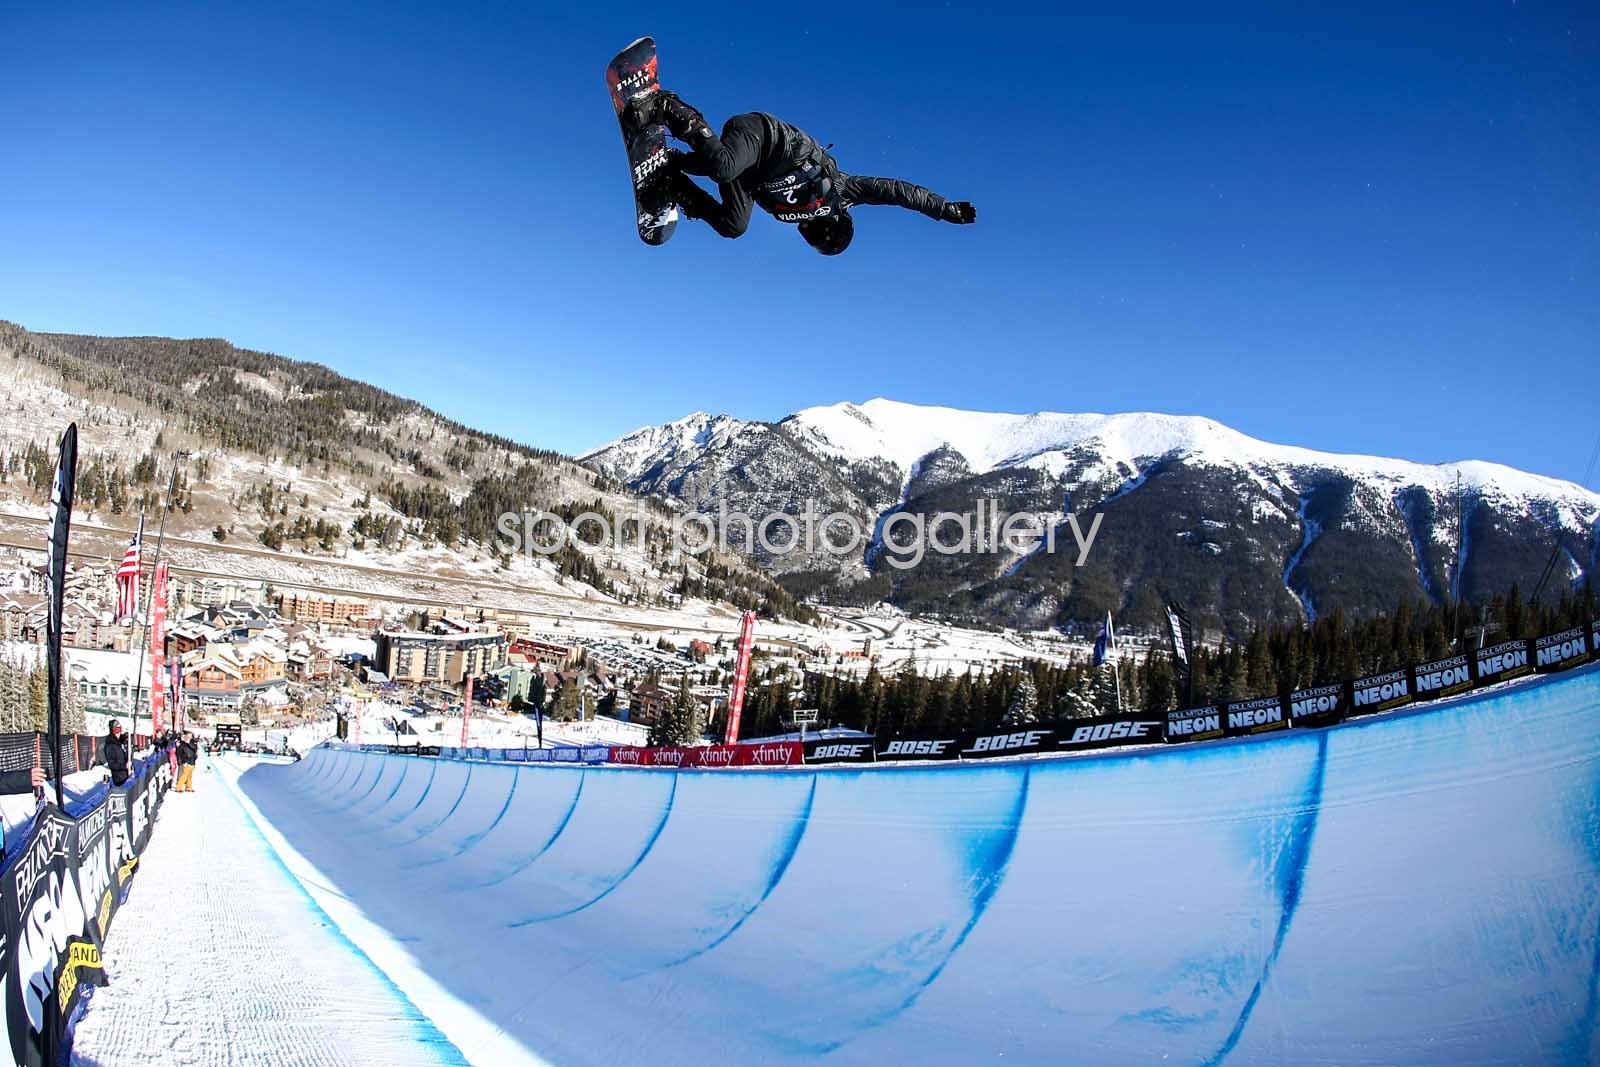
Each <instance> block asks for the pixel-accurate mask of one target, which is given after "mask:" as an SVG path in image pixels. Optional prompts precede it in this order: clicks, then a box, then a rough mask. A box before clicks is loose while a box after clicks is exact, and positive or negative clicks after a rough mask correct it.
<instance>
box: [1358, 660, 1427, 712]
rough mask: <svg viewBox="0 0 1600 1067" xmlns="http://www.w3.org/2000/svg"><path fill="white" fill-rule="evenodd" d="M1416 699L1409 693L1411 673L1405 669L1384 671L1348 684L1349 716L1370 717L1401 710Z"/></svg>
mask: <svg viewBox="0 0 1600 1067" xmlns="http://www.w3.org/2000/svg"><path fill="white" fill-rule="evenodd" d="M1415 699H1416V695H1415V694H1414V693H1413V692H1412V691H1411V671H1410V670H1409V669H1408V668H1406V667H1401V668H1399V669H1398V670H1393V671H1384V672H1383V673H1382V674H1372V675H1368V676H1367V677H1365V678H1357V679H1356V680H1355V681H1353V682H1351V683H1350V714H1351V715H1372V714H1375V713H1377V712H1380V711H1393V710H1394V709H1395V708H1403V707H1405V706H1406V705H1407V704H1409V703H1411V702H1412V701H1413V700H1415Z"/></svg>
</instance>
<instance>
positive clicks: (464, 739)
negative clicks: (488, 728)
mask: <svg viewBox="0 0 1600 1067" xmlns="http://www.w3.org/2000/svg"><path fill="white" fill-rule="evenodd" d="M471 737H472V675H470V674H469V675H467V694H466V696H465V697H464V698H463V699H462V701H461V747H462V748H471V747H472V741H471Z"/></svg>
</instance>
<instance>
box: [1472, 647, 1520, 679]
mask: <svg viewBox="0 0 1600 1067" xmlns="http://www.w3.org/2000/svg"><path fill="white" fill-rule="evenodd" d="M1472 662H1473V669H1474V672H1475V673H1476V674H1477V676H1478V684H1479V685H1493V684H1494V683H1495V682H1505V681H1509V680H1510V679H1512V678H1521V677H1522V676H1523V675H1525V674H1532V673H1533V659H1532V657H1530V656H1529V655H1528V642H1527V641H1525V640H1522V639H1521V638H1519V639H1517V640H1515V641H1501V642H1500V643H1499V644H1498V645H1490V646H1489V647H1488V648H1480V649H1479V650H1478V652H1477V654H1476V655H1475V656H1473V659H1472Z"/></svg>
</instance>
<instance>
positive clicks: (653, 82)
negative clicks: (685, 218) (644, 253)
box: [606, 37, 678, 245]
mask: <svg viewBox="0 0 1600 1067" xmlns="http://www.w3.org/2000/svg"><path fill="white" fill-rule="evenodd" d="M606 87H607V88H608V89H610V90H611V104H612V106H613V107H615V108H616V109H617V124H618V125H620V126H621V127H622V143H623V146H624V147H625V148H627V150H628V165H629V167H630V168H632V171H633V206H634V216H635V218H636V219H637V220H638V223H639V240H641V241H643V242H644V243H645V244H647V245H664V244H666V243H667V242H668V241H669V240H671V239H672V231H673V230H675V229H677V228H678V206H677V205H676V204H675V203H673V201H672V198H671V197H670V196H669V195H668V194H667V191H666V187H665V184H664V183H663V182H661V181H659V180H658V179H659V178H660V177H663V175H662V174H661V173H660V172H661V170H662V168H663V167H665V166H666V165H667V128H666V126H664V125H662V124H661V123H659V122H656V123H651V124H650V125H648V126H644V127H640V128H635V125H634V124H633V123H632V122H631V121H630V118H631V114H630V109H629V107H628V105H629V104H630V103H631V102H632V101H635V100H638V99H641V98H643V97H647V96H649V95H650V94H651V93H654V92H657V91H658V90H659V89H660V88H661V82H660V81H659V79H658V78H657V75H656V42H655V41H654V40H653V39H652V38H649V37H641V38H639V39H638V40H637V41H635V42H633V43H632V44H630V45H629V46H628V47H626V48H624V49H623V50H622V51H620V52H618V53H617V54H616V57H615V58H613V59H612V60H611V62H610V64H609V65H608V66H607V67H606Z"/></svg>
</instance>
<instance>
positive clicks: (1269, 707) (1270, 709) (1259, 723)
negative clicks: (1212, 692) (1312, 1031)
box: [1222, 697, 1289, 737]
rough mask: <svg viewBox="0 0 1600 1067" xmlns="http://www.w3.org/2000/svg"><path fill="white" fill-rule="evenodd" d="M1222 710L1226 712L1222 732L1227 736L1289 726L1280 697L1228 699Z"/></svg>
mask: <svg viewBox="0 0 1600 1067" xmlns="http://www.w3.org/2000/svg"><path fill="white" fill-rule="evenodd" d="M1224 710H1225V712H1226V714H1225V717H1224V719H1223V724H1222V726H1223V729H1222V732H1223V734H1224V735H1225V736H1227V737H1248V736H1249V735H1251V734H1266V733H1271V732H1272V731H1274V730H1287V729H1288V728H1289V716H1288V715H1287V714H1286V713H1285V712H1284V709H1283V698H1282V697H1262V698H1260V699H1259V700H1230V701H1229V702H1228V704H1227V706H1226V708H1225V709H1224Z"/></svg>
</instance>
